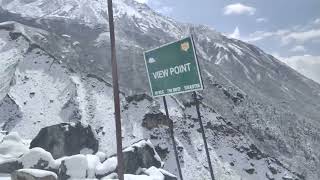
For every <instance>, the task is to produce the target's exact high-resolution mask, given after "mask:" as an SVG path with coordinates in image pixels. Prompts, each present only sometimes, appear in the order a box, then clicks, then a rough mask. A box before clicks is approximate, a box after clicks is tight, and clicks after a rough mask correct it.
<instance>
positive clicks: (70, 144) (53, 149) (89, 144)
mask: <svg viewBox="0 0 320 180" xmlns="http://www.w3.org/2000/svg"><path fill="white" fill-rule="evenodd" d="M34 147H41V148H43V149H45V150H46V151H48V152H50V153H51V154H52V156H53V158H55V159H57V158H60V157H63V156H71V155H75V154H80V151H81V150H83V149H85V148H87V149H91V150H92V153H96V152H97V151H98V148H99V142H98V140H97V139H96V137H95V135H94V133H93V131H92V129H91V127H90V126H87V127H86V126H83V125H82V124H81V123H77V124H75V125H71V124H68V123H62V124H58V125H53V126H49V127H45V128H42V129H41V130H40V132H39V133H38V135H37V136H36V137H35V138H34V139H33V140H32V142H31V144H30V148H34Z"/></svg>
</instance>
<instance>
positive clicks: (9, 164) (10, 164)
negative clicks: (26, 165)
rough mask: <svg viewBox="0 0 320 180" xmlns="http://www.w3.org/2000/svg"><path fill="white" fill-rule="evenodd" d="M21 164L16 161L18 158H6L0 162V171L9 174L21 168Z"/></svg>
mask: <svg viewBox="0 0 320 180" xmlns="http://www.w3.org/2000/svg"><path fill="white" fill-rule="evenodd" d="M21 168H22V164H21V163H20V162H18V160H7V161H4V162H1V164H0V173H7V174H10V173H12V172H14V171H15V170H18V169H21Z"/></svg>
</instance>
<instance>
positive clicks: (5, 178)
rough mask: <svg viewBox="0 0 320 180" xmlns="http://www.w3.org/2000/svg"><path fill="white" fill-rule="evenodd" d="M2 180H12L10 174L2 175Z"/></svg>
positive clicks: (0, 177)
mask: <svg viewBox="0 0 320 180" xmlns="http://www.w3.org/2000/svg"><path fill="white" fill-rule="evenodd" d="M0 180H11V175H10V174H1V173H0Z"/></svg>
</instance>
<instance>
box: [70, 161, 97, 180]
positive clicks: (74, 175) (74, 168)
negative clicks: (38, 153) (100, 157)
mask: <svg viewBox="0 0 320 180" xmlns="http://www.w3.org/2000/svg"><path fill="white" fill-rule="evenodd" d="M91 162H92V161H91ZM64 163H65V166H66V169H67V172H66V174H67V175H68V176H70V179H74V180H76V179H84V178H86V174H87V170H88V160H87V157H86V156H85V155H74V156H71V157H67V158H65V159H64Z"/></svg>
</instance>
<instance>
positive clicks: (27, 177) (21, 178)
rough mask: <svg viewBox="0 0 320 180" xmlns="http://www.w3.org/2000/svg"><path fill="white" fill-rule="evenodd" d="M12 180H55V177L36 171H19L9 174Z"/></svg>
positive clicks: (50, 173) (52, 174) (54, 175)
mask: <svg viewBox="0 0 320 180" xmlns="http://www.w3.org/2000/svg"><path fill="white" fill-rule="evenodd" d="M11 179H12V180H57V175H56V174H55V173H53V172H50V171H44V170H38V169H20V170H18V171H15V172H14V173H12V174H11Z"/></svg>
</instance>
